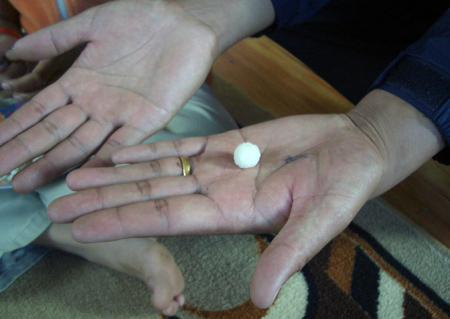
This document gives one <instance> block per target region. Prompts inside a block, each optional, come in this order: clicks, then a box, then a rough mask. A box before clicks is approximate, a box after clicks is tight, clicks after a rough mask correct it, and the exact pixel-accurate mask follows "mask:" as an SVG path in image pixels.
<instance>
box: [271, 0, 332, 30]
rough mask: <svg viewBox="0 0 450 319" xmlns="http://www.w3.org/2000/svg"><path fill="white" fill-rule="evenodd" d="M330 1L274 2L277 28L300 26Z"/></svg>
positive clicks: (284, 0) (275, 0) (277, 0)
mask: <svg viewBox="0 0 450 319" xmlns="http://www.w3.org/2000/svg"><path fill="white" fill-rule="evenodd" d="M329 1H330V0H304V1H299V0H272V5H273V7H274V9H275V15H276V27H277V28H283V27H287V26H290V25H295V24H299V23H302V22H305V21H307V20H309V19H310V18H312V17H313V16H314V15H315V14H316V13H317V12H318V11H319V10H320V9H321V8H322V7H323V6H324V5H325V4H327V3H328V2H329Z"/></svg>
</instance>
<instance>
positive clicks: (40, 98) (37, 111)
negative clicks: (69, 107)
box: [0, 84, 69, 170]
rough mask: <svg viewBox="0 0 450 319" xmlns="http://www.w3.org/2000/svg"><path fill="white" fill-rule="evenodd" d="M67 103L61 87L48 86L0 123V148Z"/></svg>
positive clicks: (66, 96) (67, 98) (55, 85)
mask: <svg viewBox="0 0 450 319" xmlns="http://www.w3.org/2000/svg"><path fill="white" fill-rule="evenodd" d="M68 102H69V97H68V95H67V94H66V93H65V91H64V89H62V87H60V86H59V85H57V84H53V85H51V86H49V87H48V88H47V89H46V90H44V91H42V92H41V93H39V94H38V95H36V96H35V97H34V98H33V99H32V100H31V101H30V102H28V103H27V104H25V105H24V106H22V107H21V108H20V109H19V110H17V111H16V112H14V113H13V114H12V115H11V116H10V117H9V118H7V119H6V120H4V121H2V122H1V123H0V146H1V145H3V144H5V143H6V142H8V141H10V140H11V139H12V138H14V137H15V136H17V135H18V134H20V133H22V132H23V131H25V130H27V129H29V128H30V127H31V126H33V125H34V124H36V123H38V122H39V121H41V120H42V119H43V118H44V117H46V116H47V115H49V114H50V113H51V112H53V111H54V110H56V109H57V108H59V107H61V106H64V105H66V104H67V103H68ZM0 170H1V168H0Z"/></svg>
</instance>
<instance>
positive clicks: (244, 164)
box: [234, 142, 261, 168]
mask: <svg viewBox="0 0 450 319" xmlns="http://www.w3.org/2000/svg"><path fill="white" fill-rule="evenodd" d="M260 157H261V152H260V151H259V148H258V146H256V145H255V144H252V143H250V142H245V143H241V144H239V145H238V147H236V149H235V150H234V162H235V163H236V165H237V166H239V167H240V168H251V167H255V166H256V164H258V162H259V159H260Z"/></svg>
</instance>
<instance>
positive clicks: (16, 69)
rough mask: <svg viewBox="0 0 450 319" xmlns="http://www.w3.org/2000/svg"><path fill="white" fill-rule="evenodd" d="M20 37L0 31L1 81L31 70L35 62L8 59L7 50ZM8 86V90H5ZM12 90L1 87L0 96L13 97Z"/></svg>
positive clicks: (14, 77)
mask: <svg viewBox="0 0 450 319" xmlns="http://www.w3.org/2000/svg"><path fill="white" fill-rule="evenodd" d="M17 40H18V37H16V36H13V35H11V34H8V33H0V83H3V81H4V80H10V79H16V78H18V77H20V76H23V75H24V74H27V73H28V72H30V71H31V70H32V69H33V67H34V65H35V63H33V62H25V61H15V62H11V61H8V59H7V58H6V52H7V51H8V50H10V49H11V48H12V47H13V46H14V43H16V41H17ZM5 88H6V90H5ZM11 95H12V92H11V90H9V89H8V88H7V87H2V88H0V96H1V97H2V98H8V97H11Z"/></svg>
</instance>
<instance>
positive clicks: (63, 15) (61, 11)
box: [56, 0, 70, 20]
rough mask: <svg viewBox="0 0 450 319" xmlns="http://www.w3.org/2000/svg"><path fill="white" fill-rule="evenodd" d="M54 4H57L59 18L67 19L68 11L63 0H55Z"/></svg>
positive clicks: (68, 16)
mask: <svg viewBox="0 0 450 319" xmlns="http://www.w3.org/2000/svg"><path fill="white" fill-rule="evenodd" d="M56 5H57V6H58V11H59V16H60V17H61V20H67V19H69V18H70V15H69V11H67V6H66V1H65V0H56Z"/></svg>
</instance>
